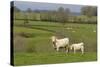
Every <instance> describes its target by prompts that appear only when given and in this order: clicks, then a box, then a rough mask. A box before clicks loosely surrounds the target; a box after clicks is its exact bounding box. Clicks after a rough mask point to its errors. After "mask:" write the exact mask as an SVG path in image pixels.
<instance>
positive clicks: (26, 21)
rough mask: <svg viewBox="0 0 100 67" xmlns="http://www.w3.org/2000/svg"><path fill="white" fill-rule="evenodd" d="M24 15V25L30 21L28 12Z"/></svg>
mask: <svg viewBox="0 0 100 67" xmlns="http://www.w3.org/2000/svg"><path fill="white" fill-rule="evenodd" d="M24 17H25V19H24V25H25V26H26V25H27V24H28V23H29V19H28V13H25V14H24Z"/></svg>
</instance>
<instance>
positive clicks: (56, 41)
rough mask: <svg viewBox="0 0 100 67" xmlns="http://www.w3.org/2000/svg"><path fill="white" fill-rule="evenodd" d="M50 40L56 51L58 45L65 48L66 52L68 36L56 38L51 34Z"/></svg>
mask: <svg viewBox="0 0 100 67" xmlns="http://www.w3.org/2000/svg"><path fill="white" fill-rule="evenodd" d="M51 40H52V42H53V47H54V48H56V50H57V51H59V48H60V47H64V48H66V52H68V46H69V38H63V39H58V38H57V37H56V36H52V37H51Z"/></svg>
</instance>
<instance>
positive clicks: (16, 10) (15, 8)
mask: <svg viewBox="0 0 100 67" xmlns="http://www.w3.org/2000/svg"><path fill="white" fill-rule="evenodd" d="M13 8H14V11H15V12H20V11H21V10H20V9H19V8H18V7H16V6H14V7H13Z"/></svg>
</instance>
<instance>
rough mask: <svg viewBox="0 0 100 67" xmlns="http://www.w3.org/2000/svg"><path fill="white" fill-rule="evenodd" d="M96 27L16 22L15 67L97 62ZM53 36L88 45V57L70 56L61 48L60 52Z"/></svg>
mask: <svg viewBox="0 0 100 67" xmlns="http://www.w3.org/2000/svg"><path fill="white" fill-rule="evenodd" d="M96 28H97V26H96V24H77V23H66V24H65V25H64V27H63V26H62V25H61V24H60V23H56V22H45V21H29V23H27V25H24V21H22V20H14V26H13V33H14V65H30V64H54V63H70V62H85V61H96V60H97V33H96V32H97V31H96ZM53 35H58V36H64V37H68V38H69V40H70V45H71V44H73V43H79V42H84V43H85V54H84V55H81V53H80V52H79V51H78V52H76V54H73V51H70V52H69V53H68V54H66V53H65V52H64V50H63V49H60V51H59V52H56V50H54V48H53V46H52V42H51V39H50V37H51V36H53Z"/></svg>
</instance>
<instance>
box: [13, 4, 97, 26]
mask: <svg viewBox="0 0 100 67" xmlns="http://www.w3.org/2000/svg"><path fill="white" fill-rule="evenodd" d="M13 8H14V19H15V20H25V21H26V23H28V21H30V20H33V21H51V22H59V23H62V24H65V23H67V22H73V23H97V7H95V6H84V7H82V8H81V12H80V15H79V16H75V15H73V14H72V12H71V11H70V9H69V8H66V9H65V8H63V7H59V8H58V9H57V10H32V9H31V8H28V9H27V10H26V11H22V10H20V9H19V8H17V7H16V6H14V7H13Z"/></svg>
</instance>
